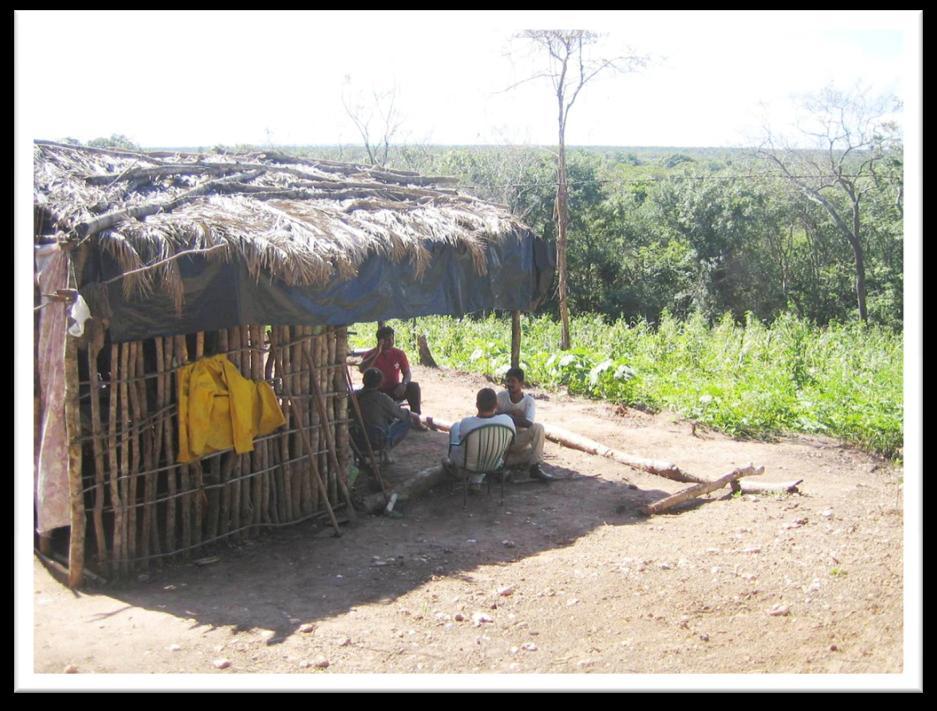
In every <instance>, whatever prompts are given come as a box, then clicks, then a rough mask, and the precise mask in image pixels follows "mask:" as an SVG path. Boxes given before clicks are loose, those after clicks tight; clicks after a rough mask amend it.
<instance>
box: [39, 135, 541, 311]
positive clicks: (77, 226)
mask: <svg viewBox="0 0 937 711" xmlns="http://www.w3.org/2000/svg"><path fill="white" fill-rule="evenodd" d="M34 155H35V174H34V195H35V202H36V204H41V205H42V208H43V210H44V214H47V215H49V216H51V218H52V219H53V220H54V226H55V227H56V228H57V229H60V230H62V231H64V232H66V233H69V232H72V233H74V234H75V235H77V236H81V235H83V234H87V235H88V236H89V237H93V239H94V240H95V242H96V243H97V244H98V245H99V246H100V248H101V249H102V250H103V251H104V252H105V253H107V254H109V255H111V256H112V257H113V258H114V260H115V261H116V263H117V264H118V266H119V268H120V269H121V270H123V271H124V272H131V271H134V270H139V269H141V267H144V266H145V265H148V264H153V265H158V266H155V267H154V272H155V273H154V274H150V273H149V272H147V271H146V270H145V269H144V270H143V271H137V272H135V273H134V274H132V275H129V276H128V278H127V279H125V280H124V283H123V289H124V293H125V294H127V295H128V296H130V295H141V294H147V293H150V292H151V291H152V289H154V288H157V287H158V288H159V289H160V290H163V291H166V292H168V293H170V294H171V295H172V297H173V299H174V303H175V304H176V308H177V309H178V308H181V303H182V302H181V299H182V280H181V276H180V271H179V265H178V264H177V263H176V261H175V260H173V259H172V257H173V256H174V255H177V254H184V253H189V252H192V253H194V254H201V253H204V255H205V256H204V258H205V259H208V260H224V261H232V260H238V261H240V262H241V263H243V264H244V265H245V267H246V268H247V271H248V273H249V274H251V275H252V276H253V277H254V278H255V279H258V280H259V279H262V278H277V279H281V280H282V281H283V282H284V283H286V284H289V285H296V286H325V285H327V284H329V283H331V282H333V281H335V280H336V279H338V280H344V279H348V278H351V277H353V276H354V275H355V274H357V271H358V269H359V268H360V266H361V264H362V263H363V262H364V261H365V260H366V259H368V258H369V257H371V256H373V255H377V256H378V257H380V258H383V259H387V260H389V261H392V262H394V263H398V264H408V265H409V266H410V267H412V269H413V273H414V275H415V276H416V277H417V278H419V276H420V275H422V274H423V273H425V271H426V269H427V268H428V267H429V265H430V263H431V260H432V254H433V252H432V249H431V247H432V245H434V244H443V245H446V246H449V247H452V248H455V249H460V250H461V249H464V250H465V251H466V252H467V253H468V254H469V255H470V256H471V258H472V261H473V264H474V267H475V269H476V271H477V272H478V273H479V274H484V273H485V272H486V268H487V250H488V249H489V247H490V245H492V244H496V243H498V242H501V241H503V240H507V239H516V235H518V234H520V232H521V231H523V230H524V229H525V228H524V226H523V225H522V224H521V223H519V222H518V221H517V220H516V219H514V218H513V217H512V216H511V215H510V214H509V213H508V212H507V210H506V209H504V208H502V207H499V206H494V205H491V204H489V203H484V202H481V201H479V200H477V199H475V198H473V197H470V196H468V195H465V194H462V193H458V192H457V191H455V190H452V189H448V188H447V189H438V188H436V187H435V185H436V184H439V183H445V182H447V180H445V179H442V178H425V177H421V176H419V175H417V174H415V173H410V172H407V171H394V170H377V169H374V168H371V167H369V166H361V165H354V164H345V163H337V162H335V161H319V160H312V159H306V158H296V157H292V156H287V155H284V154H281V153H278V152H274V151H265V152H255V153H249V154H241V155H234V154H217V153H215V154H211V155H199V154H186V153H174V152H161V153H156V152H153V153H142V152H128V151H117V150H108V149H105V150H92V149H87V148H82V147H78V146H63V145H58V144H52V143H48V142H37V144H36V146H35V151H34ZM98 230H100V231H98ZM96 231H97V232H96ZM95 232H96V233H95ZM167 260H169V261H167Z"/></svg>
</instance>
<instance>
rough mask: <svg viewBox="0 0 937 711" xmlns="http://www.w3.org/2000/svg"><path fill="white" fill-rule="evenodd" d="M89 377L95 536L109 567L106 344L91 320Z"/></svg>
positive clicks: (102, 562)
mask: <svg viewBox="0 0 937 711" xmlns="http://www.w3.org/2000/svg"><path fill="white" fill-rule="evenodd" d="M88 328H90V329H91V333H90V336H91V338H90V340H89V341H88V379H89V380H90V381H91V446H92V450H93V452H94V539H95V542H96V544H97V551H98V569H99V570H104V569H105V568H106V566H107V539H106V537H105V533H104V447H102V446H101V445H102V442H101V437H102V434H101V381H100V376H99V375H98V355H99V354H100V352H101V349H102V348H103V347H104V329H103V327H102V326H101V324H100V323H99V322H97V321H89V322H88Z"/></svg>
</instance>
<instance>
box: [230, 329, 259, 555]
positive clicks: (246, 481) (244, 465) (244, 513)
mask: <svg viewBox="0 0 937 711" xmlns="http://www.w3.org/2000/svg"><path fill="white" fill-rule="evenodd" d="M238 335H239V336H240V340H239V341H238V342H237V343H235V347H236V348H240V349H241V375H243V376H244V377H245V378H250V377H251V352H250V328H249V327H248V326H246V325H243V326H241V327H240V328H239V329H238ZM239 461H240V464H241V471H240V476H241V477H244V478H243V479H241V481H239V482H238V485H239V488H240V490H241V525H242V526H246V527H247V528H246V530H245V531H244V534H243V535H244V536H245V537H250V536H252V535H254V533H255V532H256V530H257V529H255V528H252V527H251V526H250V524H251V523H252V522H253V520H254V519H253V506H254V503H253V502H252V501H251V483H252V480H251V477H250V473H251V456H250V454H242V455H240V457H239Z"/></svg>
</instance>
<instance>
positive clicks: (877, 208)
mask: <svg viewBox="0 0 937 711" xmlns="http://www.w3.org/2000/svg"><path fill="white" fill-rule="evenodd" d="M108 144H110V145H114V146H117V147H121V148H136V146H134V145H133V144H132V143H131V142H130V141H129V140H128V139H126V138H125V137H124V136H120V135H115V136H112V137H111V138H110V139H103V138H102V139H96V140H95V141H92V142H91V145H108ZM265 148H268V149H269V148H272V147H263V146H246V145H244V146H236V147H222V146H216V147H214V148H207V147H201V148H190V150H204V151H212V150H215V151H226V150H238V151H240V150H264V149H265ZM276 150H278V151H284V152H289V153H294V154H298V155H306V156H310V157H316V158H326V159H333V160H343V161H349V162H360V163H367V162H368V156H367V154H366V153H365V150H364V148H362V147H360V146H301V147H283V146H277V147H276ZM805 157H806V158H808V159H809V155H807V154H806V153H805ZM567 160H568V179H569V191H570V225H569V245H568V260H569V300H570V308H571V310H572V311H573V313H597V314H602V315H604V316H606V317H608V318H610V319H624V320H626V321H629V322H638V321H646V322H648V323H650V324H655V323H658V322H659V321H660V320H661V317H662V315H663V314H664V313H665V312H666V313H669V314H671V315H673V316H676V317H678V318H682V317H687V316H689V315H690V314H702V315H703V316H704V317H706V318H708V319H710V320H711V321H715V320H716V319H719V318H722V316H723V315H724V314H726V313H729V314H731V315H732V317H733V318H734V319H735V320H736V321H737V322H738V323H742V322H743V321H744V320H745V318H746V314H751V315H752V316H754V317H756V318H758V319H760V320H763V321H765V322H772V321H774V320H775V319H776V318H777V317H778V316H780V315H781V314H784V313H792V314H795V315H796V316H797V317H799V318H801V319H805V320H807V321H809V322H812V323H815V324H817V325H820V326H823V325H826V324H828V323H830V322H849V321H852V320H855V319H857V318H858V317H859V311H858V308H857V301H856V286H855V282H856V264H855V252H854V249H853V246H852V245H850V244H849V243H848V242H847V240H846V239H844V238H843V234H842V230H841V229H839V228H838V226H837V225H836V224H835V221H834V220H833V219H832V218H831V216H830V213H829V210H827V209H824V207H823V206H821V205H820V204H818V203H817V202H815V201H811V200H810V199H808V197H806V196H805V195H804V194H803V192H802V191H800V190H798V189H796V187H795V186H794V185H793V184H792V182H791V181H790V180H789V179H785V178H784V177H783V176H782V175H781V174H780V172H779V171H778V170H777V168H776V167H775V166H772V165H771V164H770V163H769V162H767V161H765V160H763V159H762V158H760V157H759V156H758V155H757V154H756V151H755V150H752V149H742V148H738V149H718V148H616V147H589V148H571V149H569V151H568V154H567ZM863 160H864V156H863V155H862V154H861V152H857V153H856V155H855V157H854V162H855V165H856V166H859V165H860V164H861V163H862V162H863ZM816 162H817V163H819V161H816ZM849 165H850V164H849V163H846V164H845V166H846V169H847V170H848V168H849ZM386 167H388V168H398V169H405V170H413V171H417V172H420V173H422V174H426V175H447V176H455V177H457V178H459V181H460V187H461V188H462V189H464V190H466V191H468V192H471V193H473V194H475V195H477V196H478V197H481V198H483V199H486V200H492V201H495V202H498V203H501V204H503V205H506V206H507V207H508V208H510V210H511V211H512V212H513V213H514V214H515V215H517V216H518V217H520V218H521V219H522V220H523V221H524V222H526V223H527V224H528V225H529V226H530V227H531V228H532V229H533V230H534V231H535V232H537V233H538V234H540V235H542V236H543V237H544V238H546V239H547V240H549V241H551V242H552V241H555V237H556V221H555V219H554V214H553V211H554V198H555V195H556V182H555V175H556V156H555V153H554V152H553V151H552V150H550V149H548V148H542V147H534V146H429V145H397V146H391V147H390V150H389V154H388V160H387V162H386ZM902 169H903V160H902V155H901V147H900V144H899V145H897V147H895V146H893V147H892V149H891V150H890V151H889V153H888V154H887V155H885V156H884V157H883V158H882V159H880V160H879V161H878V162H877V164H876V166H875V170H874V171H869V172H868V173H867V174H866V175H864V176H863V177H862V178H861V181H862V182H861V184H858V185H857V187H858V189H860V190H861V199H858V200H856V206H855V214H854V215H853V213H852V212H851V209H852V207H853V206H852V205H850V204H849V196H848V195H847V194H846V193H845V192H843V191H842V190H840V191H836V190H830V191H827V192H825V196H826V199H828V200H829V201H830V202H831V203H832V206H833V207H834V208H836V209H838V210H839V211H840V213H841V214H843V215H848V216H850V217H851V218H852V217H855V218H856V219H858V220H860V221H861V242H862V244H861V247H862V249H863V252H864V253H863V259H864V281H865V289H866V291H867V309H868V321H869V322H870V323H873V324H876V325H880V326H886V327H889V328H893V329H896V330H900V329H901V328H902V311H903V300H902V297H903V270H904V265H903V261H902V260H903V238H904V235H903V182H902V181H903V174H902ZM830 177H831V178H833V177H835V176H830ZM839 227H841V226H839ZM543 309H544V310H545V311H546V312H552V313H556V310H557V303H556V297H555V295H554V296H553V297H551V298H550V300H548V302H547V303H546V304H545V305H544V307H543Z"/></svg>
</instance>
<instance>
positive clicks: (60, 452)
mask: <svg viewBox="0 0 937 711" xmlns="http://www.w3.org/2000/svg"><path fill="white" fill-rule="evenodd" d="M36 273H37V274H38V278H39V290H40V292H41V293H43V294H51V293H53V292H54V291H55V290H56V289H65V288H67V286H68V257H67V255H66V254H65V252H63V251H62V250H61V249H60V248H59V246H58V245H57V244H53V245H42V246H40V247H37V248H36ZM67 309H68V305H67V304H64V303H61V302H53V303H52V304H50V305H49V306H46V307H45V308H43V309H42V310H41V311H40V312H39V364H38V370H39V388H40V412H41V418H42V419H41V421H40V430H39V439H40V445H39V456H38V459H37V461H36V466H35V472H34V476H35V478H34V492H35V497H36V511H37V514H38V524H37V527H38V530H39V532H40V533H45V532H48V531H51V530H52V529H54V528H61V527H63V526H68V525H69V523H70V518H69V494H68V442H67V440H66V435H65V330H66V321H67V319H68V314H67Z"/></svg>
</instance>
